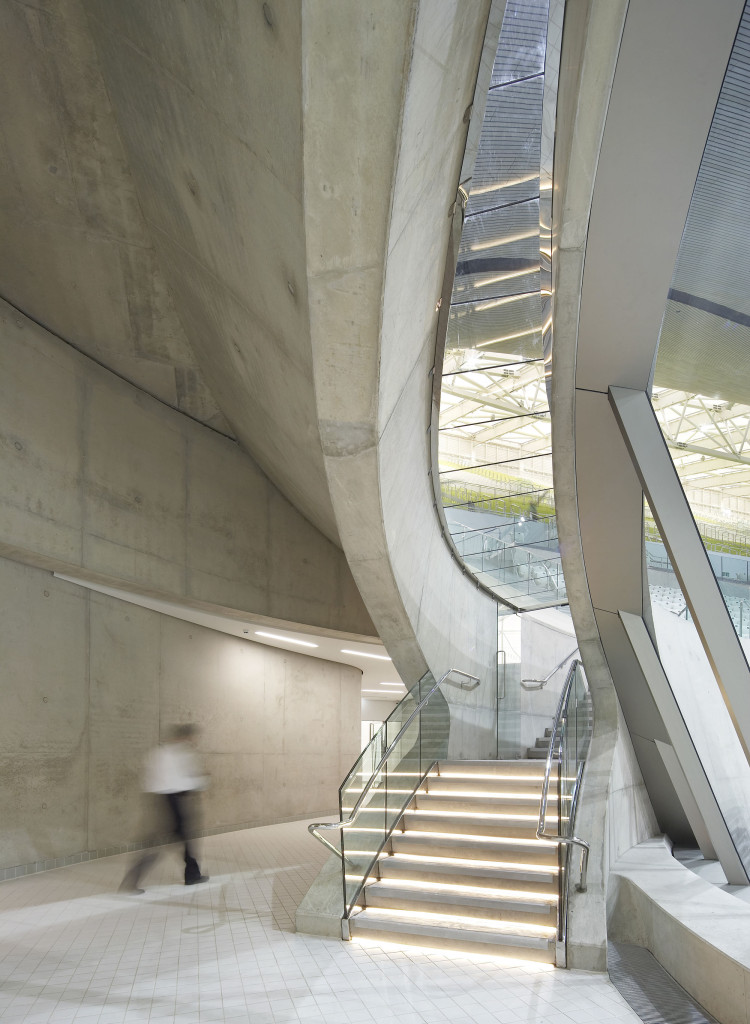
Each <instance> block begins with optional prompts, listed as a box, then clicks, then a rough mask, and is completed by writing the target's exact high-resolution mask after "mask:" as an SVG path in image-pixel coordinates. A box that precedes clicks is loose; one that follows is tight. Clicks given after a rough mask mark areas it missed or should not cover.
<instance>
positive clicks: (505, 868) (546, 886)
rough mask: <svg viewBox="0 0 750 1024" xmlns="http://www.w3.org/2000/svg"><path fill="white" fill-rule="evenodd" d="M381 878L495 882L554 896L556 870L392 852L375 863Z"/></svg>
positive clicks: (477, 884) (465, 882) (475, 882)
mask: <svg viewBox="0 0 750 1024" xmlns="http://www.w3.org/2000/svg"><path fill="white" fill-rule="evenodd" d="M378 870H379V871H380V877H381V878H393V879H398V878H408V879H416V880H421V881H434V882H456V883H458V884H461V885H476V886H483V885H492V884H497V885H498V886H499V887H500V888H503V889H506V888H507V889H520V890H527V889H532V890H534V891H536V892H540V893H545V894H548V895H551V896H555V897H556V896H557V870H556V868H554V867H551V866H544V867H542V868H541V870H540V869H537V870H536V871H534V870H532V869H531V868H530V866H528V865H526V866H518V865H514V864H512V863H504V862H502V861H501V862H497V861H495V862H489V863H488V864H487V865H484V864H482V863H481V862H479V861H470V860H459V859H456V858H451V857H429V856H426V855H423V856H421V857H418V856H409V855H404V854H398V853H396V854H393V855H391V856H386V857H381V859H380V861H379V862H378Z"/></svg>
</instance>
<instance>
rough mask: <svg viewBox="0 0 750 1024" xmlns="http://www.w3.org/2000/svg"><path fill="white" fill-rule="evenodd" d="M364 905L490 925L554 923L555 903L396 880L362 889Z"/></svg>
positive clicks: (377, 883)
mask: <svg viewBox="0 0 750 1024" xmlns="http://www.w3.org/2000/svg"><path fill="white" fill-rule="evenodd" d="M365 907H366V908H369V907H382V908H383V909H385V910H401V911H404V910H411V911H415V912H417V913H420V912H422V913H423V912H429V913H431V914H441V915H444V916H446V917H451V918H452V917H462V918H475V917H476V918H481V919H483V920H490V921H492V922H493V923H494V924H496V925H497V924H499V923H501V922H504V923H506V924H511V923H512V924H514V925H516V924H524V925H542V926H547V927H551V928H555V927H556V926H557V904H556V903H554V904H553V903H550V902H549V901H544V900H540V899H536V900H530V899H527V898H526V899H520V898H515V899H514V898H512V897H509V896H507V895H503V896H499V895H498V896H488V895H486V894H483V895H481V896H479V895H476V896H475V895H471V894H468V893H465V892H455V891H450V890H448V889H446V890H442V891H437V892H436V891H435V890H434V889H420V888H418V887H416V886H415V887H411V886H400V885H398V884H397V883H387V882H375V883H373V884H372V885H368V886H367V888H366V890H365Z"/></svg>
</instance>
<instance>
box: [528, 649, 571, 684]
mask: <svg viewBox="0 0 750 1024" xmlns="http://www.w3.org/2000/svg"><path fill="white" fill-rule="evenodd" d="M577 653H578V648H577V647H574V648H573V650H572V651H571V652H570V654H566V655H565V657H564V658H563V660H562V661H561V662H560V663H559V664H557V665H555V667H554V668H553V669H552V671H551V672H548V673H547V675H546V676H545V677H544V679H522V680H521V686H522V687H523V688H524V690H543V689H544V687H545V686H546V685H547V683H548V682H549V681H550V679H551V678H552V676H553V675H554V674H555V672H557V671H558V670H559V669H561V668H562V667H563V665H564V664H565V662H566V661H570V659H571V658H572V657H573V655H574V654H577ZM526 683H538V684H539V685H538V686H526Z"/></svg>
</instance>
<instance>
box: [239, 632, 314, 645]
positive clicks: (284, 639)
mask: <svg viewBox="0 0 750 1024" xmlns="http://www.w3.org/2000/svg"><path fill="white" fill-rule="evenodd" d="M255 635H256V636H265V637H268V639H269V640H281V641H282V642H283V643H285V644H299V645H300V647H317V646H318V644H311V643H310V641H309V640H295V639H294V637H291V636H281V635H280V634H278V633H264V632H263V630H261V629H256V630H255Z"/></svg>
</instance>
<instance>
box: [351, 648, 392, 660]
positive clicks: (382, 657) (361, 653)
mask: <svg viewBox="0 0 750 1024" xmlns="http://www.w3.org/2000/svg"><path fill="white" fill-rule="evenodd" d="M341 653H342V654H356V655H358V656H359V657H360V658H377V659H378V661H390V660H391V659H390V658H389V657H388V655H387V654H368V652H367V651H350V650H347V648H346V647H342V648H341Z"/></svg>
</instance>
